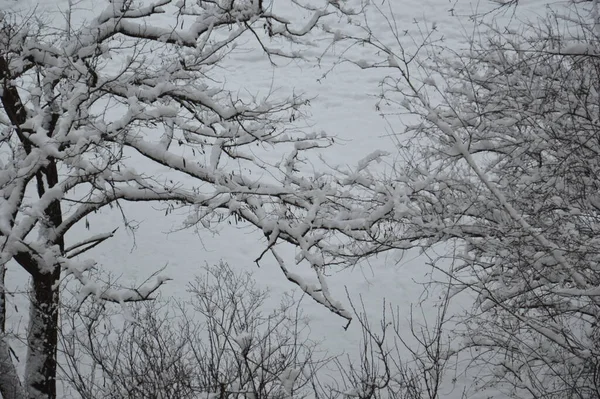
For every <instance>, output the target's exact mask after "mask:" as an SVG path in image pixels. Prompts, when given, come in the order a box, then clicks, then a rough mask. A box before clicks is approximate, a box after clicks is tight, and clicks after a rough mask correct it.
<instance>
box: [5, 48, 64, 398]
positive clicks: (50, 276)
mask: <svg viewBox="0 0 600 399" xmlns="http://www.w3.org/2000/svg"><path fill="white" fill-rule="evenodd" d="M10 78H11V76H10V73H9V69H8V63H7V61H6V60H5V59H4V58H2V57H0V79H2V80H3V92H2V96H1V98H2V106H3V108H4V110H5V112H6V113H7V115H8V117H9V118H10V120H11V122H12V124H13V127H14V129H15V130H16V132H17V135H18V137H19V140H20V141H21V144H22V145H23V148H24V149H25V152H26V153H29V152H30V151H31V148H32V145H31V142H30V141H29V139H28V136H27V135H28V134H29V133H30V132H27V131H25V130H23V129H22V128H21V126H22V125H23V124H24V123H25V121H26V120H27V110H26V109H25V107H24V106H23V102H22V100H21V98H20V96H19V93H18V91H17V89H16V88H15V87H14V86H12V85H11V84H10V83H9V79H10ZM57 120H58V115H57V114H53V115H52V118H50V119H49V120H48V122H47V123H46V126H44V127H45V128H46V131H47V132H48V136H49V137H51V136H52V134H53V132H54V129H55V127H56V121H57ZM35 178H36V185H37V192H38V195H39V196H40V197H41V196H42V195H44V193H45V192H46V189H47V188H52V187H54V186H55V185H56V184H57V183H58V169H57V166H56V162H55V160H54V159H52V158H50V159H49V163H48V165H47V166H46V167H44V168H42V169H41V170H40V171H39V172H38V173H37V174H36V176H35ZM44 213H45V215H46V218H47V219H46V223H45V224H46V226H44V228H46V229H52V228H54V227H56V226H58V225H60V223H62V210H61V206H60V202H59V201H53V202H51V203H50V205H49V206H48V207H47V208H46V209H45V211H44ZM49 244H50V245H52V243H49ZM55 244H57V245H58V247H59V250H60V252H61V254H63V253H64V240H63V239H62V237H61V238H59V239H58V242H56V243H55ZM15 259H16V260H17V262H18V263H19V264H20V265H21V266H22V267H23V268H24V269H25V270H27V271H28V272H29V273H30V274H31V279H32V281H31V290H32V292H31V302H30V311H29V328H28V335H27V347H28V351H27V359H26V375H25V378H26V381H25V387H26V390H27V393H28V397H29V398H32V399H33V398H47V399H54V398H56V353H57V345H58V301H59V292H58V288H59V279H60V266H59V265H45V264H40V262H43V260H41V259H38V257H37V256H33V255H32V254H31V253H22V254H18V255H16V256H15ZM2 295H4V292H2ZM3 304H4V301H3V298H0V310H1V309H2V307H1V306H3ZM2 320H4V318H2ZM2 330H4V329H2ZM5 345H6V348H5V350H6V353H7V354H8V346H7V344H6V343H5ZM0 350H2V348H0ZM2 360H6V361H8V362H10V361H11V359H10V356H8V357H6V356H4V355H3V353H0V362H1V361H2ZM5 366H6V367H8V366H9V365H5ZM10 366H12V367H13V368H14V365H12V362H11V364H10ZM0 367H2V366H1V365H0ZM1 371H2V369H0V372H1ZM15 378H16V374H15ZM16 381H17V382H18V381H19V379H18V378H17V380H16ZM3 382H4V381H0V385H2V384H3ZM15 383H16V382H12V383H11V384H9V386H8V389H10V387H11V386H12V385H14V384H15ZM19 385H20V384H19ZM5 388H6V387H5ZM0 389H3V388H2V387H0Z"/></svg>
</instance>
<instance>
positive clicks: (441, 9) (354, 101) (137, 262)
mask: <svg viewBox="0 0 600 399" xmlns="http://www.w3.org/2000/svg"><path fill="white" fill-rule="evenodd" d="M28 1H29V4H30V5H32V4H33V3H32V2H33V1H34V0H28ZM377 2H378V3H381V0H378V1H377ZM2 4H6V5H9V6H11V7H15V6H18V7H19V8H22V7H25V6H24V4H25V2H19V3H18V4H16V3H14V2H9V1H5V2H4V3H2V2H0V5H2ZM539 4H542V1H541V0H530V1H529V2H528V3H527V4H524V6H528V9H529V11H531V10H532V9H534V6H536V5H539ZM529 6H531V7H529ZM78 7H80V8H82V11H81V15H85V13H86V11H85V3H81V4H79V5H78ZM485 7H488V8H489V7H490V4H488V3H482V4H478V3H476V2H470V1H469V0H458V1H454V0H451V1H448V0H393V4H392V9H393V14H394V17H395V18H396V21H397V23H398V25H399V26H402V27H405V28H404V29H407V30H408V31H409V32H416V31H417V29H418V25H417V23H418V24H421V25H420V26H421V27H424V26H429V27H431V26H433V25H435V26H436V28H437V29H438V31H439V32H440V34H442V35H443V36H444V37H445V40H446V42H445V43H446V44H447V46H449V47H452V48H455V49H459V48H461V47H462V46H464V45H465V40H464V35H465V32H466V31H468V30H469V26H470V25H469V24H470V22H469V19H468V18H467V17H466V16H467V15H470V14H472V12H474V11H475V10H479V11H481V10H482V9H483V8H485ZM39 8H43V9H44V10H46V12H47V13H46V17H47V18H51V19H53V20H54V21H60V20H61V15H60V13H59V12H58V11H57V10H61V9H62V10H64V9H66V1H63V0H57V1H53V2H40V4H39ZM524 10H525V8H522V9H520V11H519V13H521V12H525V11H524ZM539 12H541V13H543V12H544V11H543V9H542V8H539ZM511 17H512V16H510V15H508V16H506V18H511ZM376 18H379V19H376V20H374V21H372V22H373V23H372V26H373V27H376V28H377V29H379V31H380V32H379V33H381V35H382V36H385V35H386V34H388V33H389V32H388V31H387V25H386V24H385V23H384V20H383V18H382V17H376ZM321 45H324V44H321ZM248 50H249V51H248V52H245V53H242V52H240V53H239V54H237V55H235V56H234V57H232V58H230V59H229V61H228V62H227V64H226V65H225V67H226V69H224V70H223V78H224V79H226V81H227V84H228V86H229V87H239V88H242V89H243V90H246V91H248V92H250V93H256V92H266V91H268V90H269V89H270V88H271V87H275V88H281V89H280V90H281V91H289V90H292V89H293V90H298V91H300V90H301V91H303V92H305V93H306V94H307V96H308V97H315V99H314V100H313V101H312V102H311V104H312V107H311V109H310V113H311V115H310V119H309V121H310V123H311V125H313V127H311V128H309V129H315V130H317V131H320V130H325V131H327V132H328V133H330V134H334V135H336V136H337V137H338V140H337V142H338V145H337V146H336V147H334V148H332V149H331V151H328V152H326V153H325V154H326V156H327V159H328V160H329V161H330V162H331V163H332V164H339V165H344V164H355V163H356V162H358V160H360V159H361V158H363V157H364V156H365V155H367V154H368V153H370V152H371V151H374V150H377V149H386V150H390V149H391V148H393V140H392V139H391V137H390V134H391V133H392V131H391V129H390V125H388V123H387V122H386V121H385V120H384V119H382V118H381V116H379V115H378V113H377V112H376V110H375V103H376V99H375V96H376V95H377V93H378V86H377V83H378V81H379V79H380V78H381V74H380V72H367V73H365V72H363V71H360V70H359V69H358V68H357V67H355V66H352V65H342V66H340V67H338V68H337V69H335V70H334V71H333V72H332V73H330V74H329V75H328V76H327V78H326V79H319V78H321V77H322V75H323V73H324V72H325V71H327V70H328V67H329V66H330V65H331V62H333V60H334V59H335V57H334V56H333V55H335V53H336V49H335V47H334V49H333V55H332V56H330V57H327V58H326V59H325V60H324V62H323V65H322V66H321V67H316V66H307V65H302V64H298V63H291V64H287V65H284V66H282V67H281V68H277V69H274V70H273V69H272V68H271V67H270V66H269V64H268V62H266V59H265V58H264V57H263V56H262V54H261V53H260V52H259V51H258V50H256V49H255V48H254V49H253V48H252V44H250V43H249V44H248ZM318 51H320V50H319V48H318V49H316V50H315V52H318ZM391 122H394V121H391ZM395 128H397V129H401V126H400V125H398V126H395ZM271 155H272V156H274V157H276V156H277V154H271ZM382 167H385V165H382ZM149 210H151V209H150V208H149V207H148V206H144V205H142V206H140V205H139V204H134V205H133V206H127V207H126V213H127V216H128V218H129V219H130V220H135V221H137V222H139V226H140V227H139V229H138V230H137V232H136V234H135V237H134V236H132V235H131V234H129V233H128V232H127V231H125V230H124V229H122V228H121V229H120V230H119V231H118V232H117V236H116V238H115V239H112V240H110V241H108V243H107V244H103V246H101V247H100V248H99V249H98V250H97V251H96V253H95V254H93V255H94V256H95V258H96V259H97V260H98V262H99V263H101V264H102V265H104V266H105V267H106V269H107V270H110V271H112V272H113V273H115V274H116V275H117V276H120V277H121V282H127V281H137V282H140V281H142V280H144V279H145V277H146V276H148V275H149V274H150V273H152V272H154V271H156V270H157V269H159V268H161V267H163V266H165V265H167V268H166V271H165V273H166V274H168V275H169V276H170V277H171V278H173V281H171V282H169V283H168V284H167V285H166V286H165V287H164V289H163V291H162V295H164V296H167V297H168V296H181V295H184V294H183V292H184V290H185V286H186V284H187V282H188V281H190V280H191V279H192V278H193V276H194V275H195V274H196V273H198V272H199V270H200V267H201V266H202V265H204V264H214V263H217V262H218V261H219V260H224V261H226V262H228V263H229V264H230V265H232V266H234V267H236V268H239V269H246V270H247V269H250V270H253V271H254V273H255V276H256V277H257V279H258V281H260V282H261V284H264V285H265V286H268V287H271V288H272V290H273V292H274V295H273V297H274V298H277V297H278V295H279V294H280V293H281V292H283V291H287V290H291V289H293V287H292V286H291V285H290V283H288V282H287V281H286V280H285V278H284V277H283V276H282V274H281V273H280V271H279V269H278V268H277V267H275V265H274V264H273V262H270V261H268V260H267V261H265V262H263V264H262V267H261V268H257V266H256V264H255V263H254V259H255V258H256V257H257V256H258V255H259V254H260V252H261V251H262V248H263V247H262V246H261V243H260V238H261V235H260V234H255V232H253V231H252V230H251V229H250V228H248V227H240V226H237V227H230V226H223V228H222V229H221V231H220V232H219V234H217V235H214V234H210V233H207V232H203V231H200V232H193V231H189V230H186V231H176V232H175V231H174V230H175V229H176V228H177V227H178V223H179V222H180V221H181V220H182V218H183V217H184V216H185V215H177V214H174V215H170V216H169V217H162V216H158V215H160V214H159V213H156V212H149ZM90 223H91V224H92V226H93V227H97V228H101V230H103V231H105V230H109V229H112V228H114V227H117V226H119V225H120V224H121V215H120V214H119V213H117V212H114V213H107V214H102V215H96V216H94V217H92V218H90ZM74 234H77V233H76V232H75V233H74ZM90 255H92V254H90ZM425 262H426V259H425V258H423V257H420V256H419V254H418V253H416V252H407V253H404V254H389V255H388V256H385V257H380V258H376V259H371V261H370V263H369V264H364V265H363V267H362V268H359V269H358V268H357V269H355V270H345V271H342V272H339V273H336V274H334V275H332V276H331V277H330V280H329V281H330V286H331V289H332V293H333V294H334V296H335V297H336V298H337V299H339V300H341V301H342V302H344V303H347V300H346V293H345V290H346V289H347V290H348V292H349V293H350V295H351V296H352V298H353V299H354V300H358V298H359V297H361V298H362V300H363V301H364V303H365V307H366V309H367V311H368V312H369V313H371V314H372V315H373V317H377V315H378V314H380V311H381V302H382V300H383V298H384V297H385V298H387V300H388V301H389V302H390V303H392V304H394V305H397V306H398V307H399V308H400V310H401V312H403V313H404V315H405V316H407V315H408V312H409V309H410V305H411V304H414V303H416V302H417V301H418V300H419V298H420V297H421V294H422V291H423V287H422V286H421V285H420V284H419V282H426V281H428V280H429V279H430V276H429V273H430V269H429V268H428V267H427V265H426V263H425ZM8 283H9V285H10V287H11V288H18V287H21V288H24V287H25V286H26V277H25V276H24V275H23V274H22V273H21V272H20V271H18V270H16V269H15V268H12V269H9V273H8ZM14 301H15V305H16V306H17V307H18V309H19V310H20V312H19V315H20V316H19V315H12V319H11V320H12V321H13V322H14V323H18V322H19V321H20V320H23V317H25V315H26V312H24V309H25V308H26V307H25V305H24V304H25V301H24V300H23V298H21V299H19V298H15V299H14ZM304 304H305V311H306V314H308V315H310V318H311V320H312V321H311V328H312V330H313V338H315V339H317V340H322V341H323V346H324V347H326V348H327V349H328V350H329V352H330V353H340V352H343V351H349V352H351V351H352V350H353V349H354V348H355V347H356V346H357V343H358V341H359V339H360V336H359V330H358V327H359V326H358V324H357V323H354V324H353V325H352V326H351V327H350V328H349V330H348V331H344V329H343V328H342V327H343V325H344V321H343V320H341V319H339V318H337V317H335V316H333V315H332V314H331V313H329V312H328V311H327V310H326V309H324V308H322V307H320V306H318V305H317V304H315V303H313V302H311V301H309V300H306V301H305V302H304ZM464 305H465V306H468V304H464ZM450 391H451V387H448V391H447V392H446V393H447V396H446V395H445V396H444V397H447V398H453V397H459V394H460V393H461V389H458V388H457V389H455V390H454V391H452V392H453V393H450Z"/></svg>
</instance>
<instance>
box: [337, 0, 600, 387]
mask: <svg viewBox="0 0 600 399" xmlns="http://www.w3.org/2000/svg"><path fill="white" fill-rule="evenodd" d="M382 15H386V14H385V11H382ZM387 15H389V14H387ZM598 15H599V14H598V2H597V1H593V2H591V3H582V4H575V5H570V6H569V7H567V8H566V9H565V8H562V9H560V10H557V11H554V12H552V11H551V12H549V14H548V15H547V16H546V17H544V18H541V19H539V20H538V21H537V22H533V23H531V22H522V21H521V23H520V24H515V23H513V24H512V25H510V26H507V25H502V23H501V21H500V22H499V21H497V20H495V21H494V20H493V19H492V21H490V19H489V17H488V18H483V19H476V25H475V27H476V29H475V30H474V32H475V34H474V35H473V36H472V37H471V38H470V42H469V46H468V47H467V48H466V49H464V50H451V49H448V48H447V47H446V44H445V43H444V42H443V38H439V37H438V36H437V35H436V32H435V28H434V30H433V31H426V30H423V31H422V36H420V37H416V38H413V40H414V41H413V43H414V44H415V45H414V46H412V47H411V46H406V45H404V44H403V43H406V41H405V40H404V38H405V33H404V32H402V31H401V30H400V29H399V28H398V27H397V25H396V24H395V21H394V20H393V19H392V18H391V17H388V19H387V20H388V22H389V28H390V30H391V31H392V32H393V33H394V38H393V40H392V41H390V40H389V39H390V38H377V37H375V36H374V34H373V32H372V31H371V30H370V29H369V24H368V21H367V23H365V24H363V25H362V26H363V31H362V33H357V34H356V35H353V36H348V37H346V38H345V39H346V40H347V41H348V43H350V45H357V44H360V45H363V46H366V47H368V48H371V49H373V50H374V53H373V60H374V61H369V62H367V61H364V60H355V59H348V61H351V62H354V63H355V64H357V65H358V66H360V67H361V68H382V69H387V70H389V71H390V72H389V74H388V76H387V77H386V78H385V79H384V80H383V81H382V88H383V90H382V95H381V101H379V102H378V107H379V109H380V110H381V112H383V113H388V114H390V113H393V114H397V113H400V114H401V116H402V119H401V120H402V121H403V122H404V124H405V129H404V131H403V132H400V133H398V137H399V139H398V149H399V152H400V157H399V158H400V159H401V160H400V161H399V162H398V163H397V164H396V166H395V170H394V172H395V175H394V176H393V177H391V178H389V179H388V183H387V187H388V190H389V191H388V192H389V194H387V195H389V196H390V197H394V198H395V201H396V203H395V206H394V210H393V211H392V212H390V213H389V214H388V216H389V217H385V218H382V219H381V221H380V223H379V224H378V226H379V231H381V232H385V231H389V230H392V231H394V234H381V235H380V236H379V237H381V242H382V245H386V246H390V247H393V246H395V247H398V248H406V247H410V246H419V247H423V248H431V247H432V246H436V248H437V249H438V250H439V249H440V248H442V246H441V245H443V246H444V248H446V249H445V250H443V252H442V253H445V255H443V256H440V257H439V258H438V259H437V261H436V262H435V264H436V265H437V267H438V268H439V269H440V270H442V271H445V272H446V273H448V274H449V275H450V277H451V283H450V285H451V288H452V292H453V294H458V293H459V292H469V293H470V295H472V294H474V295H475V298H476V302H475V306H474V307H473V309H472V310H471V311H470V312H467V315H466V317H465V318H464V322H463V323H462V329H460V330H459V332H458V333H459V334H461V335H463V336H464V340H463V342H464V344H462V345H461V346H460V347H459V348H457V349H460V350H462V351H468V352H469V353H470V354H471V357H472V365H474V366H475V368H476V369H477V370H478V375H479V376H480V378H481V380H480V381H479V382H480V383H484V384H487V385H492V386H494V387H495V388H496V389H501V390H503V391H505V393H506V394H508V395H511V396H514V397H518V398H523V397H535V398H542V397H543V398H592V397H593V398H597V397H598V396H599V395H600V346H599V341H598V337H599V335H598V334H599V331H600V330H599V321H600V306H599V305H600V303H599V302H598V298H599V296H598V295H599V291H598V286H599V285H600V272H599V269H598V260H599V252H598V245H597V242H598V237H599V234H600V202H599V197H598V187H599V186H600V180H599V176H600V163H599V160H600V157H599V153H600V130H599V126H600V119H599V118H600V94H599V93H600V86H599V82H600V62H599V58H598V54H600V48H599V47H598V43H599V39H600V31H598V26H599V25H598V24H599V22H600V20H599V19H598V18H599V17H598ZM338 42H339V41H338ZM392 42H393V43H392ZM379 237H375V238H379ZM438 244H439V245H438ZM447 248H450V250H447Z"/></svg>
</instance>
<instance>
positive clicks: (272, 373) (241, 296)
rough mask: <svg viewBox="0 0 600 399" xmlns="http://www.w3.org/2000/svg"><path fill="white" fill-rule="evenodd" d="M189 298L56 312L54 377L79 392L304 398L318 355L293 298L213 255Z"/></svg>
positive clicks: (84, 394)
mask: <svg viewBox="0 0 600 399" xmlns="http://www.w3.org/2000/svg"><path fill="white" fill-rule="evenodd" d="M188 290H189V292H190V293H191V294H192V299H191V300H190V301H189V302H183V303H182V302H179V303H178V304H177V305H175V306H174V305H173V302H169V301H167V302H166V303H164V302H163V301H161V300H160V299H159V300H158V301H151V302H142V303H138V304H134V305H132V310H133V314H132V316H133V318H132V319H130V320H129V321H125V322H123V320H122V319H123V318H122V315H121V314H119V313H118V312H117V313H116V314H110V313H109V311H110V309H109V307H107V306H106V304H105V303H104V302H103V301H95V302H94V301H88V302H86V303H85V304H84V305H83V307H80V306H78V303H77V301H73V303H71V304H70V306H66V307H65V308H64V310H63V315H64V316H63V318H62V320H63V328H61V329H60V348H61V353H63V355H64V357H65V359H66V361H65V362H64V366H63V367H62V368H61V373H60V375H61V376H62V378H63V379H64V381H66V383H67V385H68V386H69V387H70V388H72V389H73V390H74V392H76V393H77V394H78V395H79V396H80V397H81V398H87V399H94V398H100V397H101V398H124V397H126V398H149V397H152V398H165V399H168V398H182V399H184V398H198V397H207V396H208V397H210V396H211V395H212V396H214V397H219V398H226V397H238V396H240V395H243V396H252V397H255V398H287V397H305V396H306V395H307V394H308V393H310V392H311V391H312V389H311V382H312V379H313V378H314V375H315V373H316V370H318V369H319V368H320V367H321V366H322V365H323V364H325V363H326V362H327V360H328V359H326V358H320V357H319V356H321V355H320V354H319V352H320V350H319V351H318V347H317V343H315V342H312V341H310V339H309V337H308V336H307V335H308V332H307V330H308V320H307V319H306V317H305V316H304V315H303V314H302V311H301V308H300V307H301V301H300V300H298V299H295V298H293V297H292V296H286V297H285V298H284V299H283V300H282V301H281V304H280V306H278V307H276V308H275V309H272V310H271V311H270V312H268V311H266V309H265V307H266V303H265V302H266V301H267V299H268V298H269V293H268V292H267V291H266V290H264V289H262V288H259V287H258V284H257V282H256V281H255V280H254V278H253V277H252V275H251V274H250V273H249V272H247V271H246V272H243V273H240V272H236V271H234V270H233V269H232V268H231V267H230V266H229V265H227V264H225V263H221V264H218V265H215V266H211V267H207V268H206V272H205V274H204V275H201V276H199V277H197V278H196V280H195V281H194V282H193V283H191V284H190V285H189V286H188Z"/></svg>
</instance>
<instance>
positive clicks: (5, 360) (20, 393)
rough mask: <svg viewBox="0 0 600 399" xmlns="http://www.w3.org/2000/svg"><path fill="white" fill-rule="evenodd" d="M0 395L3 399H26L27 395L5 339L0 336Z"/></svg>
mask: <svg viewBox="0 0 600 399" xmlns="http://www.w3.org/2000/svg"><path fill="white" fill-rule="evenodd" d="M0 395H1V396H2V398H3V399H26V398H27V395H26V393H25V390H24V389H23V386H22V385H21V381H20V380H19V376H18V374H17V370H16V368H15V365H14V364H13V362H12V359H11V358H10V349H9V347H8V342H7V341H6V337H4V336H0Z"/></svg>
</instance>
